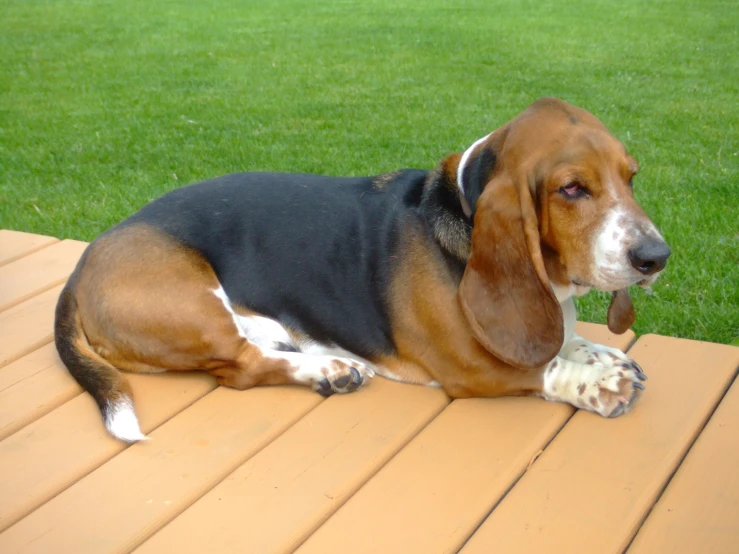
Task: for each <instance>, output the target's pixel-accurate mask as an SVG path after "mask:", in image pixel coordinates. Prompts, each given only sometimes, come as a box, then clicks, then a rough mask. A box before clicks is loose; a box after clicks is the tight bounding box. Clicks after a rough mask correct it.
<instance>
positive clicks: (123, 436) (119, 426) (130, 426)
mask: <svg viewBox="0 0 739 554" xmlns="http://www.w3.org/2000/svg"><path fill="white" fill-rule="evenodd" d="M105 426H106V427H107V428H108V432H110V434H111V435H113V436H114V437H116V438H117V439H120V440H122V441H125V442H137V441H145V440H149V437H147V436H146V435H144V434H143V433H142V432H141V429H140V428H139V421H138V419H136V413H135V412H134V411H133V404H132V403H131V400H130V399H129V398H122V399H120V400H119V401H118V402H116V403H115V404H113V403H111V404H109V405H108V410H107V412H106V417H105Z"/></svg>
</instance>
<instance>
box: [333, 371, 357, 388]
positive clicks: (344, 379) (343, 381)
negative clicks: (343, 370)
mask: <svg viewBox="0 0 739 554" xmlns="http://www.w3.org/2000/svg"><path fill="white" fill-rule="evenodd" d="M352 369H354V368H352ZM351 378H352V375H342V376H341V377H339V378H338V379H336V380H335V381H334V386H335V387H336V388H339V389H343V388H344V387H346V386H347V385H348V384H349V381H350V380H351Z"/></svg>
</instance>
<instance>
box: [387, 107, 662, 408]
mask: <svg viewBox="0 0 739 554" xmlns="http://www.w3.org/2000/svg"><path fill="white" fill-rule="evenodd" d="M485 148H488V149H490V150H491V151H492V152H493V153H494V154H495V158H496V164H495V169H494V170H493V173H492V174H491V175H490V176H489V180H488V184H487V185H486V187H485V189H484V190H483V193H482V195H481V197H480V199H479V201H478V204H477V212H476V214H475V226H474V230H473V235H472V245H471V254H470V257H469V261H468V263H467V267H466V270H465V273H464V276H463V278H462V282H461V284H460V285H459V290H458V291H457V289H456V284H455V283H454V282H453V281H452V280H445V279H444V278H443V277H442V276H443V275H444V271H443V269H442V268H441V267H440V265H439V264H440V263H441V262H440V261H439V260H438V254H437V253H435V251H434V248H435V246H433V245H429V243H428V242H425V241H424V240H422V239H421V238H419V237H415V238H413V239H411V240H409V246H408V248H407V250H406V252H407V254H406V257H405V259H404V261H403V263H402V265H401V266H400V268H399V270H398V273H397V277H396V278H395V280H394V284H393V291H392V296H391V297H392V299H393V307H394V309H393V311H392V314H391V317H392V321H393V330H394V339H395V341H396V344H397V346H398V355H397V359H396V360H394V361H392V364H391V363H390V361H388V360H382V363H383V364H384V365H386V366H392V367H393V368H394V369H393V371H400V370H399V369H397V368H409V367H412V368H413V369H412V370H408V373H409V374H412V380H413V381H415V382H417V381H419V377H418V375H420V374H421V372H425V373H427V374H428V375H430V376H431V377H433V379H434V380H436V381H438V382H439V383H440V384H441V385H442V386H443V387H444V389H445V390H446V391H447V392H448V393H449V394H450V395H452V396H455V397H456V396H497V395H502V394H515V393H521V394H525V393H529V392H538V391H540V389H541V373H542V371H543V368H544V364H545V363H546V362H548V361H549V360H551V359H552V358H553V357H554V356H555V355H556V353H557V352H558V350H559V349H560V348H561V346H562V340H563V329H562V315H561V311H560V308H559V304H558V302H557V300H556V298H554V295H553V293H552V291H551V289H550V287H549V280H550V279H551V280H552V281H553V282H555V283H557V284H561V285H569V284H570V276H571V275H573V274H574V275H580V276H582V277H583V280H587V277H588V275H589V271H590V264H591V253H590V252H588V251H587V249H586V248H584V247H583V237H591V236H593V233H595V231H596V229H597V228H598V226H599V225H601V224H602V222H603V216H604V214H606V213H608V211H609V210H610V209H612V207H613V205H614V204H615V203H616V201H621V202H622V203H623V202H624V201H625V203H626V205H627V206H628V209H630V210H632V211H634V212H635V213H637V214H641V216H643V217H644V218H645V219H646V218H647V216H646V214H644V212H643V211H642V210H641V208H640V207H639V206H638V205H637V204H636V202H635V201H634V200H633V197H632V192H631V189H630V188H629V186H628V183H629V181H630V179H631V177H632V176H633V174H634V173H635V172H636V169H637V165H636V161H635V160H634V159H633V158H631V157H630V156H629V155H628V154H627V153H626V151H625V149H624V147H623V145H622V144H621V143H620V142H619V141H618V140H616V139H615V138H614V137H613V136H612V135H611V134H610V133H609V132H608V130H607V129H606V127H605V126H604V125H603V124H602V123H601V122H600V121H599V120H598V119H596V118H595V117H594V116H592V115H591V114H589V113H588V112H586V111H584V110H581V109H579V108H576V107H574V106H570V105H568V104H566V103H564V102H561V101H559V100H555V99H544V100H541V101H539V102H536V103H535V104H534V105H532V107H530V108H529V109H527V110H526V111H524V112H523V113H522V114H521V115H520V116H518V117H517V118H515V119H514V120H513V121H511V122H510V123H509V124H507V125H506V126H504V127H502V128H501V129H499V130H498V131H496V132H494V133H493V134H492V135H491V136H490V137H489V138H488V139H487V140H486V141H485V142H483V143H482V144H481V145H480V146H479V147H478V148H476V150H475V152H473V153H472V157H474V156H475V155H477V154H478V153H479V152H480V151H481V150H482V149H485ZM459 160H460V157H459V156H458V155H452V156H449V157H447V158H446V159H445V160H443V161H442V163H441V166H440V170H439V171H440V172H441V174H443V175H445V176H447V179H448V180H449V181H451V182H454V181H455V180H456V169H457V165H458V164H459ZM573 172H576V173H573ZM573 179H577V180H578V181H580V182H582V183H583V185H586V186H587V188H588V190H589V191H590V194H591V197H590V198H588V201H587V202H571V201H568V199H566V198H563V197H562V195H561V194H560V193H559V192H558V191H559V189H560V188H561V187H563V186H565V185H567V184H568V183H569V182H571V181H572V180H573ZM452 180H454V181H452ZM450 250H451V251H452V252H454V251H455V250H461V249H450ZM457 292H458V295H457ZM624 296H625V297H626V298H628V296H627V295H626V293H625V291H622V292H620V293H619V299H620V301H619V302H618V303H615V302H614V304H616V306H615V308H613V309H614V310H615V311H614V313H613V314H612V315H611V314H609V319H611V318H613V320H614V321H615V320H617V319H618V320H619V321H621V322H623V321H626V319H625V318H624V315H623V313H622V310H621V308H623V307H624V306H625V305H626V301H625V299H624ZM629 304H630V302H629ZM514 366H515V367H514ZM525 368H529V369H525Z"/></svg>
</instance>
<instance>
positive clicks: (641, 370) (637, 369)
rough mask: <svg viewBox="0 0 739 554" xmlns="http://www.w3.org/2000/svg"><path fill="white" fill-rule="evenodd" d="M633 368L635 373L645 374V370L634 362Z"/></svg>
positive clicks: (632, 362)
mask: <svg viewBox="0 0 739 554" xmlns="http://www.w3.org/2000/svg"><path fill="white" fill-rule="evenodd" d="M631 367H633V368H634V371H636V372H637V373H644V370H643V369H642V368H641V366H640V365H639V364H637V363H636V362H635V361H634V360H631Z"/></svg>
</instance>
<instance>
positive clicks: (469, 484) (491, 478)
mask: <svg viewBox="0 0 739 554" xmlns="http://www.w3.org/2000/svg"><path fill="white" fill-rule="evenodd" d="M577 331H578V333H580V334H581V335H583V336H584V337H587V338H589V339H591V340H598V341H600V342H608V343H610V344H611V345H613V346H615V347H620V348H626V347H627V346H628V345H629V344H630V342H631V341H632V340H633V337H634V335H633V333H631V332H629V333H628V334H627V335H622V336H620V337H617V336H615V335H611V334H610V333H608V332H607V330H605V328H604V327H602V326H594V325H582V324H579V325H578V329H577ZM573 412H574V408H572V407H571V406H568V405H564V404H554V403H550V402H545V401H543V400H541V399H538V398H500V399H471V400H455V401H454V402H453V403H452V404H451V406H449V407H448V408H447V409H446V410H445V411H444V412H442V414H441V415H440V416H439V417H437V418H436V419H435V420H434V421H433V422H431V423H430V424H429V425H428V426H427V427H426V428H425V429H424V430H423V432H421V433H420V434H419V436H418V437H416V438H415V439H414V440H413V441H412V442H411V443H410V444H409V445H408V446H407V447H406V448H405V449H403V451H401V452H400V453H399V454H398V455H397V456H396V457H395V458H394V459H393V460H392V461H391V462H390V463H389V464H388V465H387V466H385V467H384V468H383V469H382V470H381V471H380V472H379V473H378V474H377V475H376V476H375V477H374V478H373V479H372V480H371V481H370V482H369V483H367V485H365V486H364V487H363V488H362V489H361V490H359V491H358V492H357V494H355V495H354V496H353V497H352V498H351V499H350V500H349V501H348V502H347V503H346V505H345V506H344V507H343V508H341V509H340V510H339V511H338V512H337V513H336V514H335V515H334V516H333V517H332V518H331V519H330V520H328V521H327V522H326V524H324V525H323V527H321V528H320V529H319V530H318V531H316V533H314V534H313V535H312V536H311V537H310V538H309V539H308V540H307V541H306V542H305V544H303V546H302V547H301V548H300V549H299V550H298V552H301V553H309V552H353V553H360V552H452V551H454V550H456V549H457V548H459V547H460V546H461V545H462V544H463V543H464V541H465V540H466V538H467V537H468V536H469V535H470V534H471V533H472V532H473V531H474V529H475V528H476V527H477V525H479V523H480V522H481V521H482V520H483V519H484V518H485V516H486V515H487V514H488V512H489V511H490V509H491V507H492V506H493V505H494V504H495V502H497V500H498V499H499V498H500V497H501V496H502V495H503V494H505V492H506V490H508V488H509V487H510V485H511V483H513V482H514V481H515V480H516V479H517V478H518V476H519V475H520V474H521V473H523V471H524V470H525V469H526V467H527V466H528V464H529V463H530V462H531V461H532V459H533V458H534V456H536V454H537V453H538V452H540V451H541V449H543V448H544V447H545V446H546V444H547V443H548V442H549V441H550V440H551V438H552V437H553V436H554V435H555V434H556V433H557V432H558V431H559V429H560V428H561V427H562V426H563V425H564V424H565V423H566V421H567V420H568V419H569V418H570V416H571V415H572V413H573ZM604 424H607V422H605V421H604ZM368 514H371V519H370V522H371V523H370V524H368V525H362V526H358V525H356V522H357V521H363V520H365V519H366V518H367V517H368Z"/></svg>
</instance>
